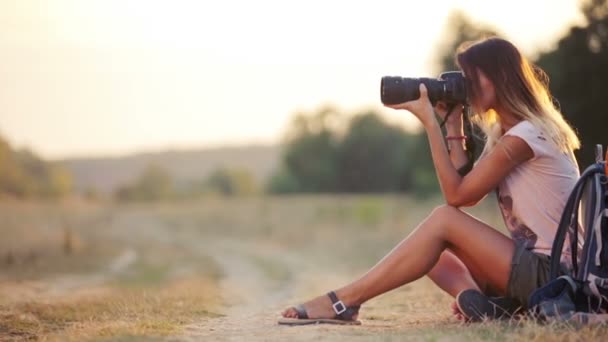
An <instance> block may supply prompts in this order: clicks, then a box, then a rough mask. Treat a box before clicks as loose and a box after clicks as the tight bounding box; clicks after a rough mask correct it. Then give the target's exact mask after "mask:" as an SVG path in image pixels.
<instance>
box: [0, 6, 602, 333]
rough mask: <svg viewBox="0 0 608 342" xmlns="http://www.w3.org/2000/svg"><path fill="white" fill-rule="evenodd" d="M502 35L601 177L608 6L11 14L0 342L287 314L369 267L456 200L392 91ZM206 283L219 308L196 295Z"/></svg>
mask: <svg viewBox="0 0 608 342" xmlns="http://www.w3.org/2000/svg"><path fill="white" fill-rule="evenodd" d="M491 35H498V36H501V37H504V38H506V39H509V40H511V41H512V42H513V43H514V44H515V45H517V46H518V47H519V48H520V49H521V51H522V52H523V53H524V54H525V55H526V56H527V57H528V58H529V59H530V60H532V61H533V62H534V63H536V64H538V65H539V66H540V67H542V68H543V69H544V70H545V71H546V72H547V73H548V75H549V77H550V88H551V91H552V92H553V95H554V96H555V98H556V99H557V101H558V102H559V105H560V107H561V110H562V112H563V113H564V115H565V117H566V118H567V120H568V121H569V122H570V123H571V124H572V125H573V126H574V127H575V129H576V130H577V132H578V133H579V135H580V137H581V138H582V142H583V147H582V149H581V150H580V151H579V152H578V153H577V158H578V159H579V164H580V166H581V168H583V167H585V166H587V165H588V164H589V163H590V162H592V160H593V158H594V146H595V144H603V145H604V146H606V144H607V143H608V138H606V136H607V135H606V133H605V130H606V128H607V127H608V111H607V109H606V108H607V107H606V103H605V102H604V99H605V95H606V94H607V93H608V86H607V85H606V84H607V83H606V80H608V2H607V1H606V0H584V1H576V0H542V1H524V0H512V1H510V2H509V3H508V4H498V3H494V2H491V1H476V0H468V1H450V0H437V1H433V2H425V1H419V2H410V1H384V0H382V1H374V2H371V1H353V2H349V3H344V2H337V1H316V0H311V1H306V2H288V1H274V0H259V1H239V0H230V1H222V2H202V1H185V0H184V1H145V0H141V1H139V0H120V1H119V0H104V1H101V0H100V1H96V0H89V1H80V0H55V1H33V0H20V1H11V0H3V1H0V232H1V233H2V237H3V238H2V240H1V241H0V280H1V281H2V282H1V283H0V284H2V286H0V294H3V295H4V297H3V296H0V298H3V299H2V301H1V302H0V305H2V308H3V310H4V311H2V312H3V313H2V316H0V323H1V324H0V337H5V338H8V337H11V338H15V339H18V338H21V337H23V338H39V337H41V336H43V335H44V336H46V337H48V336H51V337H52V336H55V335H53V334H56V335H57V336H65V334H68V335H69V336H72V337H73V338H75V339H79V338H80V337H83V338H86V337H91V336H93V337H95V336H99V335H100V334H102V335H103V333H104V332H105V333H107V334H109V335H110V336H113V335H116V334H118V335H120V334H135V335H137V334H144V335H145V334H160V335H171V334H178V333H182V332H183V326H184V324H186V323H188V324H195V325H196V324H199V328H200V324H201V323H200V319H201V317H206V319H208V320H211V319H215V318H218V319H220V318H221V319H226V320H228V321H227V322H229V319H230V318H231V317H233V316H231V315H233V314H234V312H232V311H230V310H232V308H234V303H232V302H230V300H229V298H233V296H234V295H235V294H234V293H233V292H230V290H229V288H231V286H232V287H234V286H237V288H238V284H240V286H242V285H243V284H249V286H248V288H249V291H254V297H256V298H257V299H258V300H259V299H260V298H263V303H264V304H263V305H262V307H273V305H277V306H279V305H282V304H283V303H284V302H285V301H290V300H292V299H293V298H298V297H299V296H301V297H302V298H304V297H306V296H308V295H310V294H312V293H316V292H315V291H317V290H320V291H321V289H324V290H325V289H326V288H325V287H324V285H327V287H330V286H336V285H337V284H339V283H340V282H341V281H343V280H346V279H350V278H351V277H352V276H353V275H354V274H358V272H361V271H363V270H365V269H367V268H368V267H370V266H371V265H373V263H374V262H375V261H376V260H378V258H380V257H381V256H382V255H384V253H386V252H387V251H388V250H390V248H391V247H392V246H393V245H394V244H395V243H396V242H398V241H399V240H400V239H401V238H402V237H403V236H405V234H406V233H407V231H408V230H410V229H412V228H413V227H414V226H415V225H416V223H417V222H419V221H420V220H421V219H422V218H424V216H425V215H426V214H427V213H428V212H429V211H430V210H431V209H432V208H433V207H434V206H436V205H438V204H440V203H442V201H441V198H440V197H439V196H438V195H439V188H438V184H437V180H436V177H435V173H434V170H433V165H432V161H431V159H430V154H429V149H428V144H427V140H426V136H425V135H424V134H423V132H421V129H420V126H419V125H418V123H417V122H416V120H415V119H414V118H413V117H412V116H411V114H409V113H407V112H405V111H393V110H390V109H387V108H384V107H382V105H381V103H380V96H379V90H380V89H379V88H380V87H379V86H380V79H381V77H382V76H385V75H394V76H397V75H398V76H405V77H434V76H437V75H438V74H439V73H440V72H442V71H446V70H454V69H455V65H454V62H453V54H454V51H455V49H456V47H457V46H458V45H460V43H462V42H464V41H468V40H474V39H478V38H481V37H486V36H491ZM490 197H491V196H490ZM486 202H487V203H485V204H482V205H481V206H480V207H479V208H478V209H472V210H478V211H477V212H475V213H476V214H478V215H480V216H481V217H482V218H483V219H484V220H486V221H487V222H490V223H492V224H493V225H495V226H496V227H497V228H498V229H502V221H501V219H500V218H499V216H498V213H497V211H496V210H495V209H496V208H495V203H494V202H493V199H492V198H489V199H488V201H486ZM353 232H354V233H355V234H353ZM243 243H245V245H243ZM311 246H315V247H314V248H311ZM235 250H238V251H239V252H238V253H235ZM311 251H314V253H316V256H314V257H312V256H310V255H309V254H310V252H311ZM328 258H329V259H330V260H340V261H339V262H338V261H336V263H327V265H324V266H323V267H321V268H319V263H325V261H326V260H327V259H328ZM334 258H335V259H334ZM294 268H297V269H298V270H301V269H306V270H308V272H309V273H307V277H310V276H311V275H316V276H318V277H321V278H323V279H329V280H327V282H325V283H320V284H318V286H319V288H310V287H306V286H304V287H302V286H303V285H301V284H300V285H299V283H296V280H298V279H299V278H298V277H299V275H298V272H296V271H294ZM336 269H337V270H340V271H339V272H342V273H336V272H337V271H336ZM315 272H316V273H315ZM324 272H325V273H324ZM327 277H329V278H327ZM313 279H316V278H314V277H313ZM203 283H204V284H205V285H201V284H203ZM235 284H237V285H235ZM201 286H205V288H206V289H207V290H206V291H207V293H214V294H219V295H218V296H209V297H205V296H203V297H201V294H200V293H199V292H198V291H194V292H188V291H185V292H184V290H183V289H184V288H186V289H190V288H200V287H201ZM17 288H19V291H17ZM175 288H178V289H180V290H179V291H174V290H173V289H175ZM285 288H289V289H290V291H285V290H284V289H285ZM91 289H99V290H100V291H101V292H102V293H103V294H99V293H97V295H96V296H98V297H95V296H93V295H90V294H87V296H89V295H90V296H92V297H86V298H101V299H99V300H98V301H95V300H91V301H89V302H87V304H82V302H81V301H80V299H78V300H76V299H75V298H76V297H74V296H76V294H78V293H81V292H82V291H85V290H87V291H90V290H91ZM131 289H137V290H138V291H139V290H141V289H146V290H147V291H152V292H153V293H154V294H155V295H156V296H157V298H161V299H162V298H165V299H166V301H163V300H156V301H148V300H147V299H146V298H139V297H135V299H132V298H133V297H129V296H132V292H129V291H131ZM269 289H270V290H269ZM280 289H283V290H280ZM102 290H103V291H102ZM241 290H242V288H241ZM2 291H4V292H2ZM125 291H126V292H125ZM154 291H156V292H154ZM163 291H166V292H163ZM214 291H215V292H214ZM256 291H257V292H256ZM269 291H270V292H273V293H275V296H270V295H269V294H268V292H269ZM136 292H137V291H136ZM237 292H242V291H237ZM87 293H88V292H87ZM124 293H129V296H127V297H125V296H126V295H124ZM176 293H177V294H179V296H182V295H183V298H182V297H179V298H177V299H176V298H175V297H172V296H176ZM184 293H186V294H184ZM191 293H196V295H193V294H192V295H191ZM228 293H229V294H230V295H227V294H228ZM276 293H280V294H281V295H276ZM432 295H433V294H431V296H432ZM163 296H164V297H163ZM218 297H219V298H220V299H217V298H218ZM8 298H12V299H11V300H8ZM49 298H55V301H54V302H53V301H51V304H50V305H51V306H50V307H49V306H48V305H49V304H48V302H49ZM78 298H81V297H78ZM126 298H129V299H126ZM210 298H214V299H210ZM247 298H249V297H247ZM247 298H245V299H242V302H240V303H241V304H242V303H246V304H247V305H249V306H247V305H246V306H245V307H246V308H249V309H252V310H253V308H254V307H256V308H257V309H260V303H259V302H256V301H254V302H251V301H250V299H247ZM248 300H249V301H248ZM66 301H67V302H69V303H68V304H66ZM74 301H76V302H74ZM117 301H118V302H119V303H121V304H120V305H114V306H111V305H110V306H108V305H107V303H116V302H117ZM180 301H181V303H182V304H180V305H181V306H180V305H177V304H175V303H178V302H180ZM42 302H44V303H47V304H45V305H42V304H40V303H42ZM26 303H28V304H26ZM32 303H34V304H32ZM58 303H59V304H58ZM70 303H71V304H70ZM74 303H80V304H74ZM142 303H143V304H142ZM184 303H189V304H188V305H186V304H184ZM38 304H40V305H38ZM254 304H255V305H254ZM53 305H55V306H53ZM57 305H58V306H57ZM74 305H83V307H86V308H89V309H87V310H88V311H87V310H83V307H80V306H76V307H77V308H78V310H74ZM58 307H60V308H64V309H65V312H64V311H62V310H60V309H58ZM158 308H162V309H163V310H160V311H165V312H164V314H158V312H157V311H155V310H156V309H158ZM148 309H149V310H148ZM131 310H133V312H136V313H133V312H132V311H131ZM146 310H147V311H146ZM76 312H78V313H76ZM141 312H147V314H146V315H144V316H143V317H142V316H138V315H139V314H140V313H141ZM193 312H194V313H195V314H193ZM251 312H252V311H250V312H248V313H249V314H251ZM102 313H103V314H102ZM108 313H109V314H108ZM418 313H420V312H418ZM379 315H381V314H379ZM58 316H59V317H60V319H58V318H57V317H58ZM133 317H135V318H133ZM444 318H445V317H444ZM91 319H94V320H97V321H99V322H101V323H98V324H97V325H94V324H93V323H92V322H91ZM377 319H386V320H390V319H391V317H384V318H382V317H380V318H377ZM432 319H436V317H433V318H432ZM74 322H78V323H79V324H80V325H77V326H76V325H74V324H73V323H74ZM84 322H88V323H84ZM118 322H121V323H120V324H119V323H118ZM125 322H126V323H125ZM142 322H144V323H145V324H142ZM197 322H198V323H197ZM87 324H89V325H87ZM226 324H228V323H226ZM203 326H204V325H203ZM250 328H251V329H254V328H253V326H252V327H250ZM197 329H198V328H197ZM68 332H69V333H68ZM198 333H201V330H200V329H199V330H196V329H195V334H198ZM224 333H226V331H224ZM3 334H4V335H3ZM70 334H71V335H70ZM79 334H80V335H79ZM446 336H449V331H448V332H446ZM0 339H1V338H0Z"/></svg>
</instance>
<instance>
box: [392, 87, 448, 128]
mask: <svg viewBox="0 0 608 342" xmlns="http://www.w3.org/2000/svg"><path fill="white" fill-rule="evenodd" d="M419 89H420V97H419V98H418V99H416V100H413V101H408V102H404V103H399V104H395V105H386V107H389V108H393V109H405V110H407V111H409V112H411V113H412V114H414V115H415V116H416V117H417V118H418V120H420V122H421V123H422V125H423V126H424V127H425V128H426V127H428V125H430V124H431V123H433V122H434V121H436V120H435V114H434V113H433V106H432V105H431V101H429V97H428V95H427V91H426V87H425V86H424V84H423V83H420V88H419Z"/></svg>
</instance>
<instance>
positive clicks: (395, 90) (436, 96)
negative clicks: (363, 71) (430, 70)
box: [380, 71, 468, 105]
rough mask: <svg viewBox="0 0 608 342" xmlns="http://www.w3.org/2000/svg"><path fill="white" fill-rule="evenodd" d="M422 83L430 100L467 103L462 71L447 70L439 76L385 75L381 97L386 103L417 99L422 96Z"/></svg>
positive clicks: (381, 87) (433, 102)
mask: <svg viewBox="0 0 608 342" xmlns="http://www.w3.org/2000/svg"><path fill="white" fill-rule="evenodd" d="M420 83H424V85H425V86H426V89H427V94H428V97H429V100H430V101H431V103H432V104H433V105H435V103H436V102H437V101H444V102H446V103H448V104H458V103H460V104H466V103H467V95H468V94H467V84H466V79H465V78H464V75H463V74H462V72H461V71H447V72H443V73H441V75H439V77H438V78H436V79H434V78H407V77H399V76H384V77H382V81H381V82H380V98H381V100H382V103H384V104H385V105H394V104H399V103H403V102H407V101H412V100H416V99H418V98H419V97H420V89H419V87H420Z"/></svg>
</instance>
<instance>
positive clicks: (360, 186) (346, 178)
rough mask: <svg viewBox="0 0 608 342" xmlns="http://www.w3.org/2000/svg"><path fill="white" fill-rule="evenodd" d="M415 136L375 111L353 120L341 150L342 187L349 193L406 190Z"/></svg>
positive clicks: (408, 183) (339, 161)
mask: <svg viewBox="0 0 608 342" xmlns="http://www.w3.org/2000/svg"><path fill="white" fill-rule="evenodd" d="M412 140H413V138H412V137H411V136H409V135H407V134H405V132H404V131H403V129H402V128H400V127H397V126H393V125H390V124H388V123H386V122H384V121H383V120H382V119H381V117H380V116H379V115H377V114H375V113H374V112H366V113H363V114H360V115H357V116H355V117H353V118H352V119H351V120H350V125H349V128H348V131H347V133H346V135H345V136H344V138H343V139H342V140H341V143H340V147H339V153H338V174H339V175H340V177H339V189H340V190H342V191H346V192H386V191H407V190H410V188H411V187H412V175H411V174H410V169H409V168H408V166H410V165H408V163H409V161H411V158H412V156H413V155H414V153H413V152H414V151H412V150H409V149H408V147H409V146H411V145H412Z"/></svg>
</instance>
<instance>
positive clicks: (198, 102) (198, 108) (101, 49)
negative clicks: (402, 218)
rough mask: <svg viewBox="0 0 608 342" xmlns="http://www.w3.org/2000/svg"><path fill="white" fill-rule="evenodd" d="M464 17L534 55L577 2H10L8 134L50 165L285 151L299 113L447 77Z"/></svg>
mask: <svg viewBox="0 0 608 342" xmlns="http://www.w3.org/2000/svg"><path fill="white" fill-rule="evenodd" d="M455 9H459V10H461V11H463V12H464V13H465V14H466V15H467V16H468V17H469V18H470V19H471V20H473V21H474V22H479V23H483V24H487V25H491V26H493V27H495V28H496V29H497V30H498V31H499V32H501V33H502V34H503V36H504V37H506V38H507V39H510V40H511V41H513V42H514V43H515V44H516V45H517V46H518V47H519V48H520V49H521V50H522V51H523V52H524V53H525V54H526V55H528V56H533V55H534V54H537V53H539V52H540V51H543V50H547V49H550V48H551V47H553V46H554V44H555V43H556V42H557V40H558V39H559V38H560V37H561V36H563V35H564V34H565V33H566V32H567V31H568V28H569V27H571V26H572V25H575V24H579V25H580V24H583V23H584V19H583V18H582V15H581V14H580V11H579V2H578V1H576V0H538V1H533V0H510V1H508V2H506V1H501V2H498V1H488V0H485V1H481V0H468V1H467V0H460V1H451V0H434V1H387V0H374V1H349V2H346V1H330V0H322V1H316V0H308V1H288V0H283V1H280V0H255V1H246V0H242V1H237V0H224V1H185V0H170V1H154V0H53V1H47V0H41V1H33V0H0V135H1V136H4V137H5V138H7V139H8V140H9V142H10V143H11V144H12V145H13V146H15V147H18V148H23V147H27V148H30V149H32V150H33V151H35V152H36V153H38V154H39V155H41V156H42V157H44V158H49V159H62V158H67V157H82V156H117V155H125V154H130V153H134V152H138V151H153V150H167V149H188V148H204V147H218V146H225V145H231V146H234V145H245V144H260V143H261V144H275V143H279V142H280V141H281V138H282V137H283V134H284V133H285V131H286V129H287V127H288V125H289V122H290V119H291V118H292V117H293V115H294V114H295V113H299V112H308V113H309V112H314V111H315V110H318V109H319V108H321V107H322V106H325V105H332V106H334V107H336V108H338V109H339V110H340V111H342V112H345V113H355V112H357V111H361V110H364V109H368V108H374V109H377V110H379V111H380V112H381V113H382V115H384V116H385V117H386V118H387V119H388V120H389V121H391V122H395V123H398V124H402V125H404V126H407V125H410V126H411V125H412V123H413V122H414V121H413V119H412V117H411V114H409V113H407V112H403V111H399V112H397V111H394V110H391V109H387V108H382V106H381V103H380V96H379V87H380V79H381V77H382V76H384V75H400V76H407V77H423V76H436V75H431V73H432V72H434V70H435V68H434V62H435V57H436V54H437V46H438V43H439V42H440V41H441V37H443V36H445V34H446V32H445V26H444V25H445V20H446V18H447V16H448V15H449V13H450V12H451V11H453V10H455Z"/></svg>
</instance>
